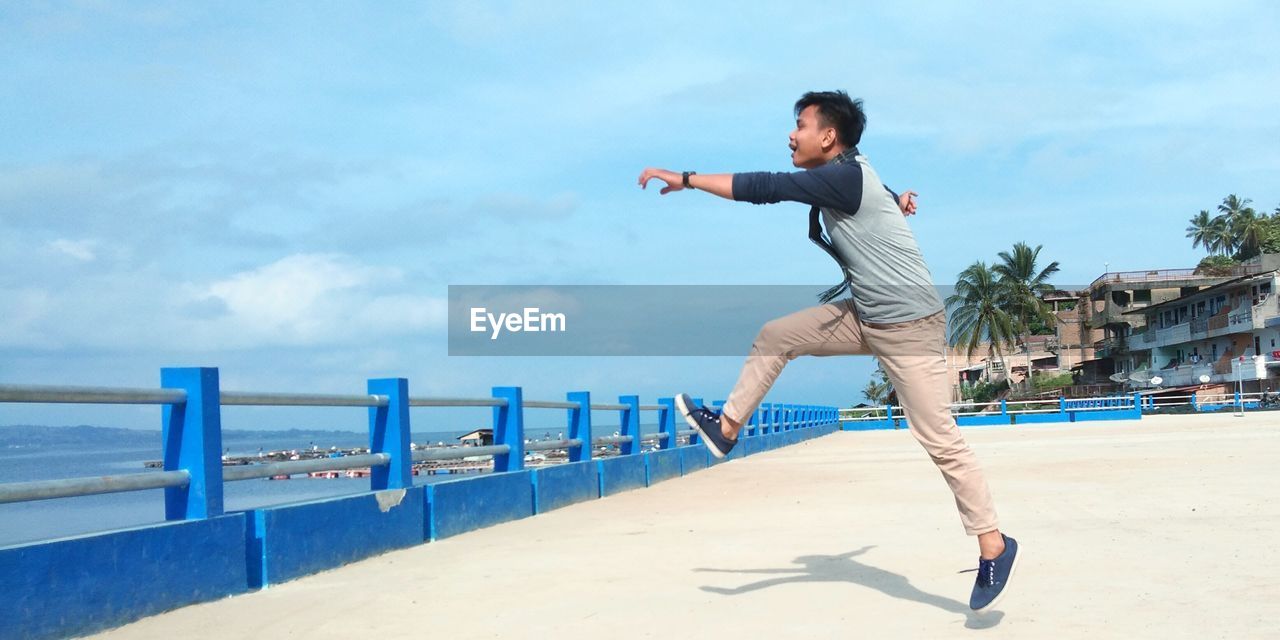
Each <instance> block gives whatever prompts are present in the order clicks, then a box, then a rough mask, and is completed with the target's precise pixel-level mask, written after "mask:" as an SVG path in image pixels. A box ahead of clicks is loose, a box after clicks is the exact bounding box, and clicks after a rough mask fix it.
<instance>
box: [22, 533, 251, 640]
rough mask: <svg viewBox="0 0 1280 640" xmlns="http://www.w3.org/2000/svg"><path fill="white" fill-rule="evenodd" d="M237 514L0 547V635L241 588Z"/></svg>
mask: <svg viewBox="0 0 1280 640" xmlns="http://www.w3.org/2000/svg"><path fill="white" fill-rule="evenodd" d="M244 530H245V518H244V516H243V515H240V514H233V515H226V516H220V517H216V518H211V519H208V520H187V521H181V522H171V523H165V524H159V525H153V526H148V527H139V528H136V529H125V530H121V531H114V532H109V533H102V534H96V535H87V536H78V537H74V538H64V539H61V540H54V541H50V542H41V543H34V544H27V545H18V546H12V547H5V548H0V576H3V580H4V587H3V595H2V596H0V637H4V638H32V639H41V638H63V637H67V636H71V635H80V634H85V633H90V632H93V631H97V630H100V629H107V628H110V627H114V626H118V625H122V624H125V623H127V622H131V621H133V620H137V619H138V618H142V617H145V616H149V615H152V614H156V613H160V612H161V611H167V610H169V609H173V608H176V607H181V606H184V605H188V604H194V603H197V602H204V601H207V600H214V599H217V598H221V597H224V596H228V595H231V594H234V593H241V592H243V591H246V590H247V589H248V579H247V577H246V573H245V563H244V562H243V560H242V559H243V558H244V557H245V538H244Z"/></svg>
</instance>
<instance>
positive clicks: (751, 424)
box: [744, 407, 760, 437]
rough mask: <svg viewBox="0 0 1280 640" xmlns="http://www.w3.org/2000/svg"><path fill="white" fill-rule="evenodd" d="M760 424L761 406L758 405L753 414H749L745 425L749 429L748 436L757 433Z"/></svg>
mask: <svg viewBox="0 0 1280 640" xmlns="http://www.w3.org/2000/svg"><path fill="white" fill-rule="evenodd" d="M759 424H760V408H759V407H756V410H755V411H752V412H751V415H749V416H747V424H746V426H745V427H744V428H745V429H746V431H747V437H751V436H754V435H756V429H757V428H758V427H759Z"/></svg>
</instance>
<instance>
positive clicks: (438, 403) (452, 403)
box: [409, 398, 507, 407]
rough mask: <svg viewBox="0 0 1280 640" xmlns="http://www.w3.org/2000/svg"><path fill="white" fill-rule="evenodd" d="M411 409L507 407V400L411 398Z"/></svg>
mask: <svg viewBox="0 0 1280 640" xmlns="http://www.w3.org/2000/svg"><path fill="white" fill-rule="evenodd" d="M409 406H411V407H505V406H507V400H506V398H409Z"/></svg>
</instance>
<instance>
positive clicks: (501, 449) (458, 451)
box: [410, 444, 511, 462]
mask: <svg viewBox="0 0 1280 640" xmlns="http://www.w3.org/2000/svg"><path fill="white" fill-rule="evenodd" d="M504 453H511V447H510V446H508V445H505V444H493V445H488V446H484V447H450V448H448V449H425V450H419V451H414V452H413V454H412V455H411V456H410V457H411V459H412V460H413V461H414V462H426V461H428V460H461V459H463V458H472V457H481V456H496V455H501V454H504Z"/></svg>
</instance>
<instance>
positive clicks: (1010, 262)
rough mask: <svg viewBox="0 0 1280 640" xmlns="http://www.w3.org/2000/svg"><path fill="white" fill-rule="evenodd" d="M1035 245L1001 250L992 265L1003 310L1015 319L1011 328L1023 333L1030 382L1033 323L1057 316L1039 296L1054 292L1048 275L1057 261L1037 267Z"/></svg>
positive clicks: (1047, 324) (1047, 322)
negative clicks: (1043, 266) (1002, 300)
mask: <svg viewBox="0 0 1280 640" xmlns="http://www.w3.org/2000/svg"><path fill="white" fill-rule="evenodd" d="M1042 247H1043V245H1036V248H1034V249H1032V248H1031V246H1030V245H1028V244H1027V243H1025V242H1019V243H1017V244H1015V245H1013V251H1012V252H1009V251H1001V252H1000V253H999V256H1000V262H999V263H998V264H996V265H995V266H994V267H992V271H994V272H995V274H996V277H997V280H998V285H999V286H1000V287H1001V288H1003V289H1004V295H1005V307H1004V308H1005V311H1006V312H1007V313H1008V314H1009V318H1010V319H1011V320H1013V321H1014V328H1015V329H1016V330H1017V332H1018V334H1019V335H1021V336H1022V344H1023V346H1024V347H1025V348H1026V349H1027V383H1028V385H1029V384H1030V381H1031V377H1030V376H1031V346H1030V345H1031V340H1030V338H1031V331H1032V326H1033V324H1039V325H1041V326H1044V327H1053V326H1054V323H1055V322H1056V320H1057V318H1055V317H1054V315H1053V311H1052V310H1051V309H1050V308H1049V305H1047V304H1045V302H1044V300H1043V299H1042V298H1043V296H1044V295H1045V294H1047V293H1052V292H1053V285H1051V284H1049V277H1050V276H1052V275H1053V274H1055V273H1057V272H1058V262H1057V261H1056V260H1055V261H1053V262H1050V263H1049V265H1048V266H1046V267H1045V268H1043V269H1039V268H1038V265H1037V264H1036V263H1037V261H1038V260H1039V259H1040V249H1041V248H1042Z"/></svg>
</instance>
